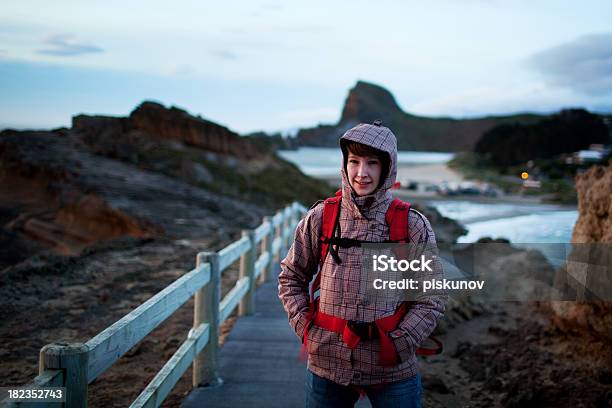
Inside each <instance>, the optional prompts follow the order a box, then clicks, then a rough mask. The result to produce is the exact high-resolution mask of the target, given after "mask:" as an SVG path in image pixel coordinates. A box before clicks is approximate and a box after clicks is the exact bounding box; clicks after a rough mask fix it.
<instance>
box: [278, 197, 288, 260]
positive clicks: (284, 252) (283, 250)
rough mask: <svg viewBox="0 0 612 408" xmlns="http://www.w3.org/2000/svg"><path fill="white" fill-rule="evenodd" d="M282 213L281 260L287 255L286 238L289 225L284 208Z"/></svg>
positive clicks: (280, 231) (279, 232)
mask: <svg viewBox="0 0 612 408" xmlns="http://www.w3.org/2000/svg"><path fill="white" fill-rule="evenodd" d="M280 213H281V214H282V218H281V222H280V224H279V226H278V230H279V231H278V236H279V237H280V242H281V245H280V250H279V253H278V255H279V261H280V260H282V259H284V258H285V256H287V250H288V248H287V240H286V239H285V226H286V225H287V213H286V211H285V210H284V209H283V210H281V212H280Z"/></svg>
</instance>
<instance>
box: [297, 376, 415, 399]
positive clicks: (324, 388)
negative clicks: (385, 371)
mask: <svg viewBox="0 0 612 408" xmlns="http://www.w3.org/2000/svg"><path fill="white" fill-rule="evenodd" d="M361 388H363V390H364V391H365V392H366V394H367V395H368V398H369V400H370V403H371V404H372V407H374V408H377V407H385V408H387V407H389V408H395V407H402V408H421V376H420V375H419V374H417V375H416V377H413V378H408V379H406V380H401V381H397V382H392V383H389V384H386V385H385V386H383V387H379V386H374V387H368V386H362V387H361ZM358 399H359V392H358V391H357V389H356V388H354V387H351V386H344V385H340V384H337V383H335V382H333V381H330V380H328V379H325V378H323V377H319V376H318V375H316V374H314V373H313V372H311V371H310V370H307V371H306V407H307V408H344V407H353V406H354V405H355V403H356V402H357V400H358Z"/></svg>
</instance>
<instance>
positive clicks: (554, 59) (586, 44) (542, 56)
mask: <svg viewBox="0 0 612 408" xmlns="http://www.w3.org/2000/svg"><path fill="white" fill-rule="evenodd" d="M527 65H528V66H529V67H530V68H532V69H534V70H536V71H538V72H540V73H541V74H542V75H543V76H544V79H545V80H546V81H547V82H549V83H551V84H553V85H560V86H564V87H569V88H571V89H573V90H575V91H577V92H580V93H583V94H587V95H595V96H601V95H610V94H612V33H602V34H593V35H588V36H584V37H580V38H578V39H576V40H574V41H572V42H569V43H565V44H561V45H558V46H556V47H553V48H550V49H547V50H543V51H541V52H538V53H537V54H535V55H532V56H531V57H530V58H529V59H528V60H527Z"/></svg>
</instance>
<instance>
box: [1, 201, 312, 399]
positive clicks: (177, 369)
mask: <svg viewBox="0 0 612 408" xmlns="http://www.w3.org/2000/svg"><path fill="white" fill-rule="evenodd" d="M305 212H306V208H304V207H303V206H302V205H300V204H299V203H293V204H292V205H290V206H287V207H285V209H284V210H282V211H279V212H277V213H276V215H275V216H274V217H264V219H263V223H262V224H261V225H260V226H259V227H257V228H255V229H254V230H244V231H243V232H242V238H240V239H239V240H238V241H235V242H233V243H232V244H230V245H228V246H226V247H225V248H223V249H222V250H220V251H219V252H201V253H198V254H197V258H196V267H195V269H193V270H192V271H189V272H187V273H186V274H185V275H183V276H182V277H180V278H179V279H177V280H176V281H174V282H173V283H171V284H170V285H169V286H167V287H166V288H165V289H163V290H162V291H160V292H159V293H157V294H156V295H155V296H153V297H152V298H151V299H149V300H147V301H146V302H145V303H143V304H142V305H140V306H139V307H137V308H136V309H134V310H133V311H131V312H130V313H128V314H127V315H125V316H124V317H123V318H121V319H120V320H118V321H117V322H116V323H114V324H113V325H112V326H110V327H108V328H106V329H105V330H104V331H102V332H101V333H99V334H98V335H97V336H95V337H93V338H92V339H90V340H89V341H88V342H86V343H73V344H65V343H54V344H48V345H46V346H44V347H43V348H42V349H41V351H40V360H39V375H38V376H37V377H36V378H34V380H33V381H32V382H31V383H29V384H27V385H25V386H24V387H28V388H40V387H66V403H65V406H66V407H70V408H72V407H86V406H87V387H88V384H90V383H91V382H92V381H94V380H95V379H96V378H98V377H99V376H100V375H101V374H103V373H104V372H105V371H106V370H108V369H109V368H110V367H111V366H112V365H113V364H114V363H115V362H116V361H117V360H118V359H119V358H120V357H121V356H122V355H123V354H125V353H126V352H127V351H128V350H130V349H131V348H132V347H134V346H135V345H136V344H137V343H138V342H140V341H141V340H142V339H143V338H144V337H145V336H147V335H148V334H149V333H151V331H153V330H154V329H155V328H156V327H157V326H159V325H160V324H161V323H163V322H164V321H165V320H166V319H167V318H168V317H169V316H171V315H172V314H173V313H174V312H175V311H176V310H177V309H178V308H179V307H181V306H182V305H183V304H184V303H185V302H187V301H188V300H189V299H190V298H191V297H192V296H194V295H195V302H194V318H193V328H192V329H191V330H190V331H189V334H188V335H187V340H185V342H184V343H183V344H182V345H181V346H180V347H179V348H178V350H177V351H176V352H175V353H174V355H173V356H172V357H171V358H170V359H169V360H168V361H167V362H166V364H165V365H164V366H163V367H162V369H161V370H160V371H159V372H158V373H157V375H156V376H155V377H154V378H153V379H152V380H151V382H150V383H149V384H148V385H147V386H146V387H145V389H144V390H143V391H142V392H141V393H140V395H139V396H138V398H136V400H135V401H134V402H133V403H132V404H131V405H130V407H158V406H160V405H161V404H162V402H163V400H164V399H165V398H166V396H167V395H168V394H169V393H170V391H171V390H172V388H173V387H174V385H175V384H176V383H177V381H178V380H179V379H180V378H181V376H182V375H183V374H184V373H185V371H186V370H187V369H188V368H189V365H191V364H192V363H193V386H194V387H197V386H214V385H216V384H219V383H220V382H221V381H220V379H219V376H218V372H217V368H218V355H219V354H218V352H219V327H220V325H221V324H223V322H225V320H226V319H227V318H228V317H229V316H230V314H231V313H232V311H233V310H234V309H235V308H236V307H237V306H238V314H239V315H240V316H242V315H249V314H252V313H254V312H255V288H256V282H257V279H258V278H260V280H261V281H268V280H270V279H271V277H272V265H273V263H278V262H279V261H280V257H281V256H283V255H284V254H285V253H286V252H287V249H288V247H289V245H290V244H291V239H292V237H293V231H294V229H295V227H296V225H297V222H298V220H299V218H300V217H301V215H303V214H304V213H305ZM258 245H260V249H261V250H260V252H261V254H260V255H259V256H257V252H258ZM238 259H240V275H239V278H238V281H237V282H236V284H235V285H234V287H233V288H232V289H231V290H230V291H229V292H228V293H227V294H226V295H225V297H224V298H223V299H221V275H222V273H223V271H224V270H225V269H226V268H227V267H228V266H229V265H231V264H232V263H234V262H235V261H237V260H238ZM4 406H11V407H17V406H20V405H19V403H12V404H10V405H4ZM27 406H28V407H31V406H33V405H31V404H30V405H27ZM36 406H40V407H44V406H46V405H45V404H44V403H41V404H40V405H36ZM53 406H56V405H53Z"/></svg>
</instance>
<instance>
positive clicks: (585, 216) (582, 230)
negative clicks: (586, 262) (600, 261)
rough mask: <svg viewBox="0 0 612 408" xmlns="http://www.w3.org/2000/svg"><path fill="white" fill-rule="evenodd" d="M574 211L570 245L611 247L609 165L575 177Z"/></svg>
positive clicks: (611, 168) (611, 166) (611, 176)
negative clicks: (575, 203)
mask: <svg viewBox="0 0 612 408" xmlns="http://www.w3.org/2000/svg"><path fill="white" fill-rule="evenodd" d="M576 190H577V192H578V210H579V212H580V215H579V216H578V221H576V225H575V226H574V231H573V233H572V242H575V243H592V242H600V243H607V244H612V163H611V164H609V165H608V167H603V166H593V167H591V168H590V169H589V170H588V171H586V172H584V173H583V174H579V175H577V176H576Z"/></svg>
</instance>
